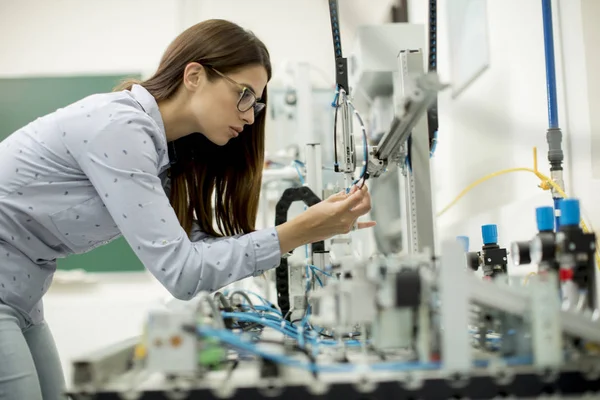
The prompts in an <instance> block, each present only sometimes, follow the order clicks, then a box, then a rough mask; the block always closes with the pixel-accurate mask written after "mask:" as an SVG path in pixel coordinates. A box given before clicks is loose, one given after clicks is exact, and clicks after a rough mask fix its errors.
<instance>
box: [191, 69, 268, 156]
mask: <svg viewBox="0 0 600 400" xmlns="http://www.w3.org/2000/svg"><path fill="white" fill-rule="evenodd" d="M207 69H211V67H205V66H202V67H200V71H199V78H198V79H199V84H198V85H197V86H196V87H195V88H194V90H193V91H192V93H191V96H190V105H189V106H190V107H189V110H190V112H191V113H192V117H193V119H194V122H195V124H196V125H197V126H198V128H199V129H198V131H199V132H201V133H202V134H204V136H206V138H207V139H208V140H210V141H211V142H213V143H214V144H216V145H218V146H224V145H226V144H227V143H228V142H229V140H231V139H233V138H235V137H237V136H238V135H240V134H242V131H243V129H244V126H245V125H252V124H253V123H254V116H255V110H257V111H258V112H262V111H261V110H262V108H264V106H263V105H262V104H261V103H260V98H261V97H262V95H263V92H264V90H265V87H266V86H267V81H268V76H267V71H266V69H265V68H264V67H263V66H262V65H250V66H247V67H243V68H241V69H238V70H236V71H235V72H231V73H227V74H224V73H221V72H220V71H218V70H215V69H213V71H214V72H215V73H216V74H217V78H216V79H213V80H212V81H209V80H208V79H207V78H206V74H207V71H206V70H207ZM212 75H213V76H214V75H215V74H214V73H213V74H212Z"/></svg>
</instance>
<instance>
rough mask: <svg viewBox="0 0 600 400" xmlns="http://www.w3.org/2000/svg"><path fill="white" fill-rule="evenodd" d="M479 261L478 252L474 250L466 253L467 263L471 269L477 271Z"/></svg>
mask: <svg viewBox="0 0 600 400" xmlns="http://www.w3.org/2000/svg"><path fill="white" fill-rule="evenodd" d="M479 263H480V260H479V253H477V252H474V251H470V252H468V253H467V265H468V266H469V268H471V269H472V270H473V271H477V270H478V269H479Z"/></svg>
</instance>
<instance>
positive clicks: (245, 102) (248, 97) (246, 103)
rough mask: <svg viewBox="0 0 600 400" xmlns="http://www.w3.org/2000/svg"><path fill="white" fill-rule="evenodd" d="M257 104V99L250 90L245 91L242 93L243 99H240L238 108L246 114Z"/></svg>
mask: <svg viewBox="0 0 600 400" xmlns="http://www.w3.org/2000/svg"><path fill="white" fill-rule="evenodd" d="M254 103H256V97H254V94H253V93H252V92H251V91H249V90H244V91H243V92H242V97H240V102H239V103H238V108H239V109H240V111H241V112H246V111H248V110H249V109H251V108H252V107H253V106H254Z"/></svg>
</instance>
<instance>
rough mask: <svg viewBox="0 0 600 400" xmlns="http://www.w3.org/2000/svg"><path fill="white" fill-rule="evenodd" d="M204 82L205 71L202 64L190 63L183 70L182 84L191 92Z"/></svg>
mask: <svg viewBox="0 0 600 400" xmlns="http://www.w3.org/2000/svg"><path fill="white" fill-rule="evenodd" d="M205 81H206V69H205V68H204V66H203V65H202V64H199V63H197V62H191V63H189V64H188V65H186V66H185V69H184V70H183V84H184V86H185V87H186V88H187V89H188V90H191V91H195V90H197V89H198V88H200V87H201V86H202V85H203V84H204V82H205Z"/></svg>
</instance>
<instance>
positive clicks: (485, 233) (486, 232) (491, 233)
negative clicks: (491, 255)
mask: <svg viewBox="0 0 600 400" xmlns="http://www.w3.org/2000/svg"><path fill="white" fill-rule="evenodd" d="M481 237H482V238H483V245H484V246H485V245H488V244H496V243H498V227H497V226H496V225H494V224H492V225H482V226H481Z"/></svg>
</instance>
